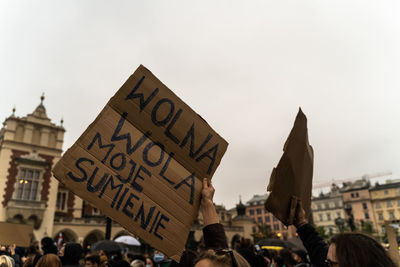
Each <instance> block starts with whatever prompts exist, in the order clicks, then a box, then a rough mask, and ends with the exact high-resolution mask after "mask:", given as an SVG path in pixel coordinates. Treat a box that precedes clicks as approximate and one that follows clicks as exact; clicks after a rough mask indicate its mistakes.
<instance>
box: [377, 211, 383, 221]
mask: <svg viewBox="0 0 400 267" xmlns="http://www.w3.org/2000/svg"><path fill="white" fill-rule="evenodd" d="M378 220H380V221H383V214H382V213H378Z"/></svg>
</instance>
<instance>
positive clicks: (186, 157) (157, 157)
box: [53, 66, 228, 261]
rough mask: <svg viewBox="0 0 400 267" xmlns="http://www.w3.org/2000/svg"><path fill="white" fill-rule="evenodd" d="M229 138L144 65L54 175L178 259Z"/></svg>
mask: <svg viewBox="0 0 400 267" xmlns="http://www.w3.org/2000/svg"><path fill="white" fill-rule="evenodd" d="M227 146H228V143H227V142H226V141H225V140H224V139H223V138H222V137H220V136H219V135H218V134H217V133H216V132H215V131H214V130H213V129H212V128H211V127H210V126H209V125H208V124H207V122H206V121H205V120H203V119H202V118H201V117H200V116H199V115H198V114H197V113H195V112H194V111H193V110H192V109H191V108H190V107H189V106H188V105H186V104H185V103H184V102H183V101H182V100H181V99H179V98H178V97H177V96H176V95H175V94H174V93H173V92H172V91H171V90H169V89H168V88H167V87H166V86H165V85H164V84H163V83H162V82H161V81H159V80H158V79H157V78H156V77H155V76H154V75H153V74H152V73H151V72H150V71H149V70H147V69H146V68H145V67H143V66H139V68H138V69H137V70H136V71H135V73H134V74H133V75H132V76H131V77H130V78H129V79H128V80H127V81H126V82H125V84H124V85H123V86H122V87H121V88H120V89H119V90H118V92H117V93H116V94H115V95H114V96H113V97H112V98H111V99H110V101H109V102H108V103H107V105H106V106H105V108H104V109H103V110H102V111H101V113H100V114H99V115H98V117H97V118H96V120H95V121H94V122H93V123H92V124H91V125H90V126H89V127H88V128H87V129H86V131H85V132H84V133H83V134H82V135H81V136H80V137H79V139H78V140H77V141H76V142H75V144H74V145H73V146H72V147H71V148H70V149H68V151H67V152H66V153H65V154H64V155H63V157H62V158H61V160H60V161H59V162H58V163H57V165H56V166H55V168H54V170H53V173H54V176H55V177H56V178H57V179H58V180H59V181H60V182H61V183H62V184H64V185H65V186H66V187H67V188H69V189H70V190H71V191H72V192H73V193H75V194H77V195H78V196H80V197H81V198H83V199H85V200H87V201H88V202H90V203H92V204H93V205H95V206H96V207H97V208H99V209H100V210H101V211H102V213H103V214H105V215H107V216H109V217H111V218H112V219H113V220H115V221H117V222H118V223H120V224H121V225H122V226H123V227H125V228H126V229H127V230H129V231H130V232H132V233H133V234H135V235H137V236H139V237H140V238H142V239H143V240H144V241H146V242H147V243H149V244H150V245H151V246H153V247H155V248H157V249H158V250H160V251H162V252H163V253H165V254H166V255H167V256H168V257H170V258H172V259H173V260H175V261H179V259H180V256H181V254H182V251H183V249H184V246H185V243H186V239H187V237H188V234H189V230H190V227H191V225H192V224H193V222H194V220H195V219H196V218H197V215H198V210H199V205H200V196H201V189H202V179H203V178H204V177H207V178H209V179H211V178H212V176H213V174H214V172H215V170H216V168H217V166H218V165H219V163H220V161H221V158H222V156H223V154H224V153H225V151H226V149H227Z"/></svg>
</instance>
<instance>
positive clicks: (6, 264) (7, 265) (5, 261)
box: [0, 255, 13, 267]
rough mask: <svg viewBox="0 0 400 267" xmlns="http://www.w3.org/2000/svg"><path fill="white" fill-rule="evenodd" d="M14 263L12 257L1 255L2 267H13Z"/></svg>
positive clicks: (0, 263)
mask: <svg viewBox="0 0 400 267" xmlns="http://www.w3.org/2000/svg"><path fill="white" fill-rule="evenodd" d="M12 266H13V265H12V262H11V259H10V257H8V256H6V255H1V256H0V267H12Z"/></svg>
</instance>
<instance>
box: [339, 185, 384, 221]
mask: <svg viewBox="0 0 400 267" xmlns="http://www.w3.org/2000/svg"><path fill="white" fill-rule="evenodd" d="M370 187H371V184H370V182H369V181H368V180H367V179H364V178H363V179H360V180H357V181H354V182H347V183H343V188H342V190H341V191H342V194H343V203H344V206H345V210H346V211H348V212H349V213H351V214H352V215H353V217H354V224H355V227H356V228H358V229H360V228H361V227H362V225H363V223H364V222H369V223H371V224H372V226H373V228H374V229H377V225H376V220H375V216H374V211H373V208H372V204H371V195H370V192H369V189H370Z"/></svg>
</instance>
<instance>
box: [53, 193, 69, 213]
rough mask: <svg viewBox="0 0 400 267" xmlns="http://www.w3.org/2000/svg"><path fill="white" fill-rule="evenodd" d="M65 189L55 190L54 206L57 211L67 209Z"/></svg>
mask: <svg viewBox="0 0 400 267" xmlns="http://www.w3.org/2000/svg"><path fill="white" fill-rule="evenodd" d="M67 194H68V193H67V191H58V192H57V202H56V208H57V210H58V211H66V210H67Z"/></svg>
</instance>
